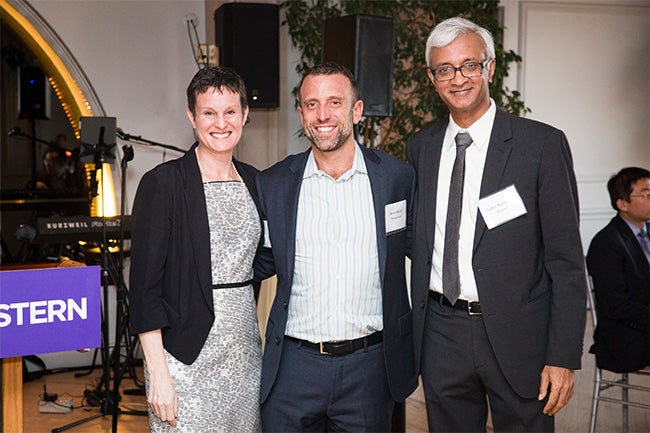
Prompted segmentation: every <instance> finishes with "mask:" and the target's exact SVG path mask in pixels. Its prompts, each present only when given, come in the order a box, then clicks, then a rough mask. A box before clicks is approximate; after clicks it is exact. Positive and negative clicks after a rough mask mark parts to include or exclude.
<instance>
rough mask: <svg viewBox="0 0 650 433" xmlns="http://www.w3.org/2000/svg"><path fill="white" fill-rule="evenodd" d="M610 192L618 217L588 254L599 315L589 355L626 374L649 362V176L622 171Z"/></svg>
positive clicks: (601, 364)
mask: <svg viewBox="0 0 650 433" xmlns="http://www.w3.org/2000/svg"><path fill="white" fill-rule="evenodd" d="M607 189H608V190H609V196H610V199H611V202H612V206H613V207H614V209H615V210H616V211H618V215H616V216H615V217H614V218H613V219H612V220H611V221H610V223H609V224H607V226H605V228H603V229H602V230H601V231H600V232H598V234H596V236H594V238H593V240H592V241H591V245H590V246H589V252H588V253H587V269H588V270H589V273H590V274H591V277H592V280H593V285H594V293H595V295H596V310H597V312H598V325H597V327H596V330H595V332H594V345H593V346H592V347H591V349H590V352H591V353H593V354H595V355H596V365H597V366H598V367H599V368H603V369H605V370H609V371H613V372H617V373H627V372H632V371H636V370H640V369H642V368H644V367H646V366H647V365H649V364H650V362H649V358H650V355H649V353H650V349H649V344H648V342H649V341H650V332H649V331H648V329H649V326H648V321H649V318H650V310H649V309H648V304H649V299H650V266H649V264H648V263H649V262H650V242H649V241H648V228H649V226H650V224H649V223H648V222H649V221H650V172H649V171H648V170H646V169H643V168H638V167H627V168H624V169H622V170H621V171H619V172H618V174H616V175H615V176H613V177H612V178H611V179H610V180H609V182H608V183H607Z"/></svg>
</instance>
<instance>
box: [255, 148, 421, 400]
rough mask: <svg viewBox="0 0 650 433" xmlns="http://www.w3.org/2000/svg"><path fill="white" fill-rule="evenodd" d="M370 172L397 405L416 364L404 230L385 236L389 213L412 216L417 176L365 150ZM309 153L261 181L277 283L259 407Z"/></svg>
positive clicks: (287, 295) (271, 369) (280, 316)
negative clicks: (400, 208)
mask: <svg viewBox="0 0 650 433" xmlns="http://www.w3.org/2000/svg"><path fill="white" fill-rule="evenodd" d="M361 151H362V153H363V157H364V160H365V163H366V167H367V169H368V176H369V178H370V186H371V189H372V199H373V203H374V208H375V221H376V226H377V251H378V256H379V273H380V278H381V286H382V287H381V288H382V300H383V322H384V358H385V363H386V374H387V376H388V383H389V386H390V391H391V394H392V396H393V398H394V399H395V401H402V400H404V399H405V398H406V397H408V396H409V395H410V394H411V393H412V392H413V390H414V389H415V388H416V386H417V376H416V374H415V365H414V360H413V342H412V328H411V327H412V319H411V306H410V303H409V298H408V291H407V287H406V275H405V267H404V265H405V257H406V230H403V231H398V232H394V233H391V234H388V235H387V234H386V228H385V215H384V211H385V207H386V205H387V204H390V203H395V202H399V201H401V200H406V203H407V211H408V212H409V214H410V209H411V204H412V196H413V185H414V173H413V169H412V168H411V167H410V166H409V165H408V164H405V163H404V162H402V161H399V160H398V159H396V158H394V157H392V156H389V155H387V154H386V153H383V152H380V151H376V150H370V149H367V148H365V147H361ZM309 152H311V150H307V151H306V152H303V153H300V154H297V155H291V156H289V157H287V158H286V159H285V160H283V161H281V162H279V163H277V164H275V165H274V166H273V167H271V168H269V169H267V170H265V171H263V172H261V173H260V174H259V176H258V178H257V187H258V194H259V198H260V205H261V207H262V211H263V215H264V218H265V219H266V220H267V221H268V233H269V237H270V241H271V247H272V258H273V262H274V264H275V271H276V272H277V277H278V286H277V294H276V296H275V301H274V302H273V306H272V308H271V312H270V315H269V320H268V325H267V330H266V346H265V349H264V361H263V366H262V389H261V401H262V403H263V402H264V401H265V400H266V398H267V397H268V395H269V392H270V391H271V388H272V387H273V384H274V382H275V378H276V376H277V372H278V368H279V365H280V362H281V359H280V358H281V355H282V345H283V342H284V332H285V328H286V324H287V313H288V306H289V302H291V286H292V283H293V272H294V256H295V243H296V242H295V241H296V218H297V212H298V198H299V196H300V187H301V185H302V177H303V173H304V171H305V164H306V162H307V158H308V156H309Z"/></svg>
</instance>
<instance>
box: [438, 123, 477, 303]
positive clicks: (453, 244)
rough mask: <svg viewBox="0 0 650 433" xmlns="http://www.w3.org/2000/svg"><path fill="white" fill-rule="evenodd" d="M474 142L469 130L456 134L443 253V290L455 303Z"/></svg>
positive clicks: (458, 285)
mask: <svg viewBox="0 0 650 433" xmlns="http://www.w3.org/2000/svg"><path fill="white" fill-rule="evenodd" d="M470 144H472V137H470V135H469V134H468V133H467V132H459V133H458V134H457V135H456V159H455V160H454V168H453V169H452V171H451V182H450V184H449V204H448V205H447V222H446V223H445V249H444V252H443V255H442V291H443V293H444V294H445V297H446V298H447V299H448V300H449V302H451V303H452V304H454V303H455V302H456V300H457V299H458V296H460V274H459V270H458V237H459V235H460V233H459V230H460V216H461V207H462V204H463V180H464V178H465V149H467V146H469V145H470Z"/></svg>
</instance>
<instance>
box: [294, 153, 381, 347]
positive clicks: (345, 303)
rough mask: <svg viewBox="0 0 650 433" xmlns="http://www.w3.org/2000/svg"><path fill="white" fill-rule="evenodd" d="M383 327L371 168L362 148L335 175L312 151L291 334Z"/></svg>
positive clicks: (353, 334) (351, 333)
mask: <svg viewBox="0 0 650 433" xmlns="http://www.w3.org/2000/svg"><path fill="white" fill-rule="evenodd" d="M381 329H383V321H382V297H381V284H380V281H379V262H378V258H377V233H376V226H375V214H374V208H373V200H372V191H371V189H370V179H369V178H368V171H367V169H366V164H365V161H364V159H363V155H362V154H361V151H360V149H359V148H358V145H357V147H356V150H355V156H354V162H353V165H352V168H351V169H350V170H348V171H347V172H346V173H344V174H343V175H342V176H341V177H339V178H338V179H336V180H335V179H333V178H332V177H330V176H329V175H327V174H326V173H324V172H323V171H321V170H319V169H318V167H317V166H316V161H315V160H314V156H313V154H310V155H309V158H308V160H307V165H306V167H305V173H304V175H303V181H302V187H301V190H300V198H299V201H298V215H297V222H296V257H295V268H294V277H293V286H292V288H291V301H290V302H289V311H288V319H287V326H286V331H285V333H286V335H288V336H291V337H294V338H299V339H302V340H308V341H312V342H314V343H318V342H321V341H332V340H349V339H354V338H359V337H362V336H364V335H368V334H371V333H373V332H375V331H378V330H381Z"/></svg>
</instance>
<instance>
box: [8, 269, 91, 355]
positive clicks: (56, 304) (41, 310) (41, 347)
mask: <svg viewBox="0 0 650 433" xmlns="http://www.w3.org/2000/svg"><path fill="white" fill-rule="evenodd" d="M99 278H100V268H99V266H84V267H78V268H50V269H34V270H26V271H5V272H0V358H8V357H12V356H23V355H35V354H39V353H49V352H61V351H64V350H77V349H91V348H94V347H100V346H101V290H100V281H99Z"/></svg>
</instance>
